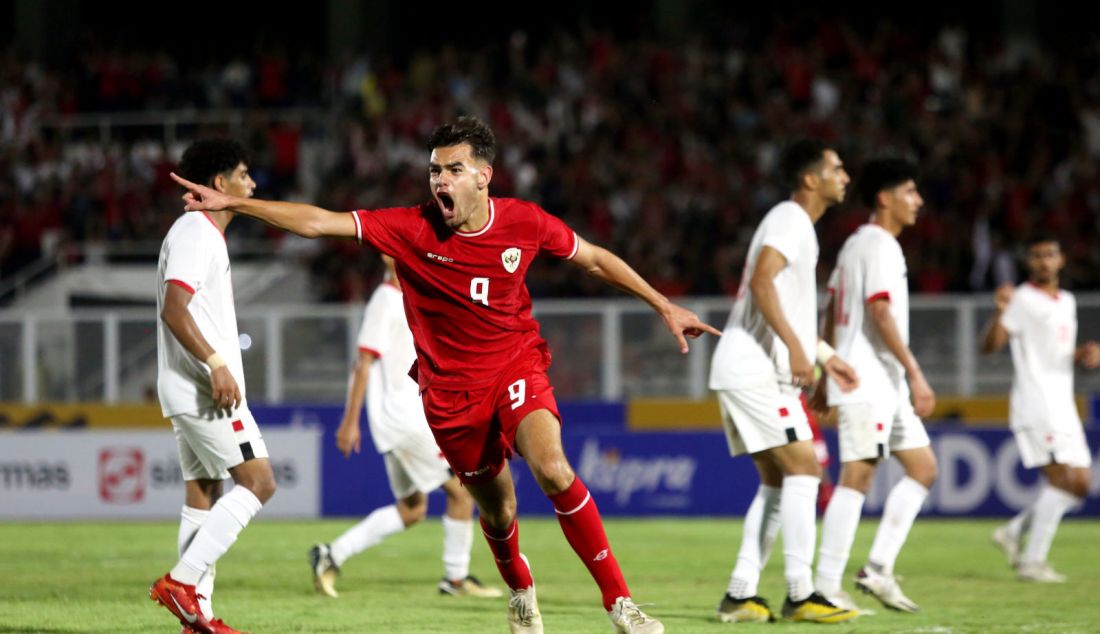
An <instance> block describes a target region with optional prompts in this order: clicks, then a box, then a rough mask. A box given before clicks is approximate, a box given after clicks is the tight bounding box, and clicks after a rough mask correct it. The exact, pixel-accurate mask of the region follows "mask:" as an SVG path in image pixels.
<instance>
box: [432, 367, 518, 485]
mask: <svg viewBox="0 0 1100 634" xmlns="http://www.w3.org/2000/svg"><path fill="white" fill-rule="evenodd" d="M492 394H493V391H492V388H481V389H477V390H441V389H437V388H431V387H430V388H428V389H427V390H425V391H424V394H423V397H422V400H423V403H424V415H425V417H426V418H427V419H428V426H429V427H430V428H431V431H432V436H433V437H434V438H435V442H436V444H437V445H438V447H439V450H440V451H441V452H442V453H443V457H444V458H446V460H447V462H448V464H450V465H451V469H452V470H453V471H454V473H455V475H456V476H458V478H459V480H461V481H462V483H463V484H472V483H476V482H488V481H491V480H493V479H494V478H495V477H496V476H497V474H498V473H500V470H501V469H502V467H503V465H504V464H505V461H506V460H507V459H508V457H509V456H510V455H511V453H510V450H509V448H508V447H507V446H506V445H505V443H503V442H502V438H501V431H500V424H499V422H498V421H497V420H496V417H495V416H494V414H493V408H492V399H491V395H492Z"/></svg>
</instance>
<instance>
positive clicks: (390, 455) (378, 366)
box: [309, 255, 504, 598]
mask: <svg viewBox="0 0 1100 634" xmlns="http://www.w3.org/2000/svg"><path fill="white" fill-rule="evenodd" d="M382 260H383V261H384V262H385V264H386V278H385V280H384V281H383V283H382V284H380V285H379V286H378V288H376V289H375V290H374V293H373V294H372V295H371V298H370V301H368V302H367V309H366V312H365V313H364V315H363V323H362V326H360V328H359V342H358V343H359V358H358V360H357V361H356V364H355V370H354V371H353V372H352V375H351V377H350V379H349V384H348V396H347V403H346V406H345V408H344V417H343V420H342V421H341V422H340V428H339V429H338V430H337V432H336V445H337V447H339V449H340V451H341V453H343V454H344V457H350V456H351V453H352V452H355V453H359V450H360V443H361V438H362V436H361V432H360V429H359V415H360V412H361V411H362V409H363V395H364V393H365V394H366V397H367V421H368V423H369V424H370V434H371V439H373V440H374V446H375V449H377V450H378V452H379V453H381V454H382V456H383V459H384V460H385V464H386V474H387V475H388V476H389V481H390V490H391V491H392V492H393V497H394V499H395V500H396V504H390V505H389V506H384V507H382V508H379V509H375V510H374V511H372V512H371V513H370V514H369V515H367V517H366V518H364V519H363V520H362V521H361V522H359V523H358V524H356V525H355V526H353V527H351V528H350V529H348V530H347V531H345V532H344V534H342V535H340V537H338V538H337V539H336V540H334V541H332V542H331V543H328V544H316V545H315V546H313V548H312V549H310V551H309V561H310V567H311V568H312V570H313V581H314V586H315V587H316V588H317V590H318V592H321V593H324V594H327V595H328V596H331V597H336V596H337V593H336V588H335V581H336V575H337V574H338V573H339V571H340V567H341V566H343V565H344V562H345V561H347V560H348V559H349V558H350V557H352V556H353V555H356V554H358V553H360V552H363V551H364V550H366V549H368V548H370V547H371V546H374V545H376V544H378V543H380V542H381V541H382V540H383V539H385V538H387V537H389V536H390V535H393V534H395V533H400V532H401V531H403V530H405V529H406V528H408V527H410V526H412V525H413V524H416V523H417V522H420V521H421V520H423V519H424V517H425V516H426V515H427V513H428V493H431V492H432V491H435V490H436V489H439V488H442V489H443V492H444V493H445V494H446V495H447V509H446V511H445V513H444V515H443V573H444V574H443V579H442V580H440V582H439V592H440V594H444V595H453V596H476V597H486V598H495V597H500V596H503V594H504V593H503V592H502V591H501V590H500V589H499V588H491V587H486V586H483V585H482V584H481V582H480V581H478V580H477V578H476V577H473V576H471V575H470V548H471V547H472V546H473V538H474V533H473V520H472V519H471V518H472V516H473V512H474V501H473V498H472V497H470V494H469V493H468V492H467V491H466V489H465V488H463V487H462V485H461V484H460V483H459V482H458V478H457V477H455V476H454V474H453V473H451V469H450V466H449V465H448V464H447V461H446V460H444V459H443V455H442V453H441V452H440V451H439V446H438V445H436V443H435V438H434V437H433V436H432V432H431V429H429V428H428V421H427V419H426V418H425V417H424V406H423V404H422V402H421V400H420V394H419V390H418V388H417V384H416V381H413V380H412V378H410V377H409V368H410V367H412V364H413V360H414V359H416V350H415V349H414V348H413V337H412V332H411V331H410V330H409V325H408V322H407V321H406V320H405V307H404V305H403V300H402V294H401V286H400V282H399V281H398V279H397V275H396V274H395V273H394V270H393V266H394V264H393V258H391V257H390V256H388V255H383V256H382Z"/></svg>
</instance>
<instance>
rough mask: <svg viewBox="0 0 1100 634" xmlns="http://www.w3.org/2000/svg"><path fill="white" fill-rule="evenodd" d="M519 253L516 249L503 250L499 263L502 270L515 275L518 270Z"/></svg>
mask: <svg viewBox="0 0 1100 634" xmlns="http://www.w3.org/2000/svg"><path fill="white" fill-rule="evenodd" d="M519 258H520V252H519V249H517V248H516V247H512V248H511V249H505V250H504V253H501V254H500V261H501V262H503V263H504V270H506V271H508V272H509V273H515V272H516V269H518V268H519Z"/></svg>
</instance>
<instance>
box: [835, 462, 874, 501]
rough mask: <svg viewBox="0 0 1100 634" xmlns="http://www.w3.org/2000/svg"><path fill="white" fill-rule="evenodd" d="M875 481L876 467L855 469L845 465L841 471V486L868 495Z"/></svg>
mask: <svg viewBox="0 0 1100 634" xmlns="http://www.w3.org/2000/svg"><path fill="white" fill-rule="evenodd" d="M874 480H875V467H873V466H871V467H868V468H853V467H851V466H849V465H847V464H845V465H844V466H843V467H842V468H841V470H840V486H842V487H844V488H846V489H854V490H856V491H859V492H860V493H863V494H866V493H867V492H868V491H870V490H871V483H872V482H874Z"/></svg>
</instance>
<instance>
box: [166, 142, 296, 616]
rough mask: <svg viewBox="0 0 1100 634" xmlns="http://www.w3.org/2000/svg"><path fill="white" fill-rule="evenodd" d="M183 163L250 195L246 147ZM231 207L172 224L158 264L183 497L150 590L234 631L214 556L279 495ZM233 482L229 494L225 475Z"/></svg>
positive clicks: (231, 145) (200, 150) (197, 174)
mask: <svg viewBox="0 0 1100 634" xmlns="http://www.w3.org/2000/svg"><path fill="white" fill-rule="evenodd" d="M179 169H180V171H181V172H183V173H184V174H188V175H189V176H188V178H189V179H191V180H194V181H195V182H200V183H205V184H206V185H207V186H209V187H213V188H214V189H217V190H218V191H222V192H225V193H227V194H232V195H235V196H245V197H251V196H252V191H253V189H255V187H256V183H254V182H253V181H252V178H251V177H250V176H249V175H248V165H247V161H246V155H245V152H244V149H243V148H242V147H241V146H240V145H239V144H237V143H235V142H232V141H227V140H221V139H211V140H204V141H197V142H195V143H194V144H192V145H191V146H190V147H189V148H188V149H187V151H186V152H184V154H183V159H182V160H181V161H180V166H179ZM233 217H234V214H233V212H230V211H217V212H203V213H185V214H183V215H182V216H180V217H179V218H178V219H177V220H176V222H175V223H174V224H173V225H172V228H171V229H169V230H168V235H167V236H166V237H165V238H164V242H163V244H162V245H161V249H160V262H159V265H158V267H157V310H158V312H159V315H160V319H159V320H158V321H157V360H158V373H157V395H158V397H159V399H160V405H161V410H162V412H163V413H164V416H165V417H167V418H169V419H171V421H172V429H173V431H174V432H175V434H176V443H177V445H178V447H179V458H180V469H181V470H182V472H183V479H184V486H185V501H184V506H183V510H182V512H181V519H180V528H179V537H178V548H179V553H180V559H179V562H178V563H177V564H176V565H175V567H174V568H172V570H171V571H170V572H169V573H168V574H166V575H164V576H163V577H161V578H160V579H158V580H157V581H156V582H155V583H154V584H153V587H152V588H150V590H149V596H150V598H152V599H153V600H154V601H157V602H159V603H160V604H161V605H163V606H164V607H166V608H168V610H169V611H171V612H172V614H174V615H175V616H176V618H178V619H179V621H180V623H181V624H182V625H183V631H184V632H185V633H186V632H211V633H218V634H224V633H227V632H235V631H236V630H234V629H233V628H231V627H229V626H227V625H226V624H225V623H224V622H223V621H221V620H220V619H215V618H214V614H213V608H212V606H211V603H210V598H211V596H212V594H213V592H214V576H215V568H214V562H216V561H217V560H218V558H219V557H221V556H222V555H223V554H225V552H226V551H227V550H228V549H229V547H230V546H232V545H233V542H235V541H236V540H237V536H238V535H239V534H240V532H241V530H242V529H244V527H245V526H247V525H248V523H249V521H251V520H252V518H253V517H254V516H255V515H256V513H258V512H259V510H260V507H261V506H263V504H264V503H265V502H267V500H268V499H269V498H271V496H272V495H273V494H274V493H275V475H274V473H273V472H272V469H271V463H270V462H269V461H268V455H267V447H266V445H265V444H264V440H263V437H262V436H261V435H260V430H259V427H257V425H256V420H255V419H254V418H253V417H252V414H251V412H249V410H248V403H247V400H246V399H245V383H244V365H243V363H242V361H241V348H240V342H239V340H238V336H237V314H236V309H235V307H234V303H233V279H232V275H231V273H230V266H229V253H228V251H227V249H226V241H225V228H226V226H228V225H229V223H230V221H232V220H233ZM230 476H232V478H233V481H234V482H235V483H236V486H234V487H233V489H232V490H230V491H229V493H227V494H225V495H222V480H224V479H225V478H227V477H230Z"/></svg>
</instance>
